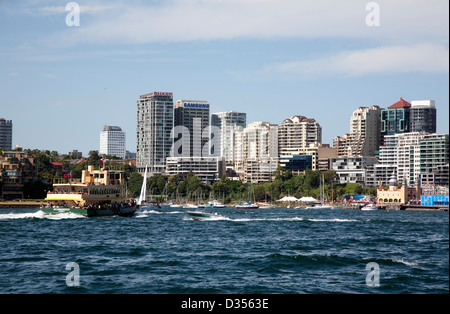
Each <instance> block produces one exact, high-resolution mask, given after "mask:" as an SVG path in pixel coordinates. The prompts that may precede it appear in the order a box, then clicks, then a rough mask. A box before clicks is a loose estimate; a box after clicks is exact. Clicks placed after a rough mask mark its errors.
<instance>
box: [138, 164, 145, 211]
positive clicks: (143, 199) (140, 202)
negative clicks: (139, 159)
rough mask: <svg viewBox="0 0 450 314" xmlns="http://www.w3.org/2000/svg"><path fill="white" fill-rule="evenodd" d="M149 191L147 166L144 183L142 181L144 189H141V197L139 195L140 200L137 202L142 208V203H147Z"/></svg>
mask: <svg viewBox="0 0 450 314" xmlns="http://www.w3.org/2000/svg"><path fill="white" fill-rule="evenodd" d="M146 191H147V166H145V173H144V181H142V187H141V195H139V199H138V201H137V205H139V206H141V204H142V201H145V197H146V196H145V193H146Z"/></svg>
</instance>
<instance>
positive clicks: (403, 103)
mask: <svg viewBox="0 0 450 314" xmlns="http://www.w3.org/2000/svg"><path fill="white" fill-rule="evenodd" d="M389 108H411V104H410V103H409V102H407V101H406V100H404V99H403V98H401V97H400V100H399V101H397V102H396V103H395V104H393V105H392V106H390V107H389Z"/></svg>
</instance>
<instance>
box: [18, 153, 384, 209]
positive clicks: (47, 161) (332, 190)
mask: <svg viewBox="0 0 450 314" xmlns="http://www.w3.org/2000/svg"><path fill="white" fill-rule="evenodd" d="M28 152H29V153H31V154H32V155H33V156H34V157H36V159H37V168H38V172H39V177H40V178H41V181H40V182H36V183H34V184H33V185H29V186H27V187H26V188H27V193H26V198H44V197H45V194H46V192H47V191H48V190H49V189H51V184H52V183H53V182H60V181H61V180H64V174H67V173H70V175H71V178H72V179H75V180H76V179H81V171H82V170H83V169H86V168H87V166H88V165H95V166H98V165H99V160H100V159H101V156H99V155H98V152H97V151H90V152H89V156H88V157H87V158H85V159H82V160H78V159H72V158H71V157H70V156H67V155H58V153H57V152H55V151H52V152H50V151H40V150H28ZM107 159H108V161H107V167H108V168H110V169H117V170H119V169H120V170H123V171H124V172H125V177H126V179H127V188H128V192H129V196H130V197H138V196H139V193H140V190H141V186H142V182H143V177H142V175H141V174H140V173H138V172H137V170H136V168H135V167H134V166H131V165H128V164H122V163H118V162H115V161H114V158H110V156H107ZM52 161H56V162H58V163H60V164H62V165H63V169H64V170H60V169H55V168H54V167H52V165H51V162H52ZM322 175H323V176H324V182H325V184H324V190H325V197H324V198H325V200H328V201H331V200H342V199H343V197H344V195H348V194H368V195H372V196H375V195H376V189H375V188H363V187H362V186H361V185H359V184H339V183H336V181H337V175H336V172H335V171H332V170H329V171H325V172H319V171H312V170H306V172H305V173H304V174H300V175H293V174H292V173H291V171H289V170H284V169H282V168H278V169H277V171H276V173H275V180H274V181H272V182H266V183H253V184H250V183H242V182H241V181H236V180H231V179H229V178H226V177H225V176H224V177H222V178H221V179H220V180H219V181H217V182H215V183H213V184H212V185H208V184H204V183H202V182H201V181H200V179H199V178H197V177H196V176H195V175H194V174H193V173H189V174H188V175H187V177H186V178H185V179H184V180H183V179H182V178H180V177H179V176H165V175H161V174H157V175H154V176H152V177H149V178H148V179H147V191H148V192H147V195H167V196H168V197H169V199H171V200H179V201H206V200H208V199H212V198H215V199H218V200H220V201H222V202H223V203H228V204H229V203H233V202H240V201H249V200H251V201H256V202H262V201H265V200H267V201H268V202H272V201H276V200H278V199H280V198H282V197H283V196H286V195H290V196H295V197H297V198H300V197H302V196H312V197H314V198H316V199H319V198H320V181H321V176H322ZM27 196H28V197H27ZM32 196H33V197H32Z"/></svg>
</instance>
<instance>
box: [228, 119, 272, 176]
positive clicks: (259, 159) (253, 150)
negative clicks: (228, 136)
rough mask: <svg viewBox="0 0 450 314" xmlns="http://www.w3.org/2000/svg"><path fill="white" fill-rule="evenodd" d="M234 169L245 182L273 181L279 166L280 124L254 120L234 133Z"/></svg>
mask: <svg viewBox="0 0 450 314" xmlns="http://www.w3.org/2000/svg"><path fill="white" fill-rule="evenodd" d="M233 152H234V157H233V160H234V170H235V171H236V173H238V174H239V176H240V177H241V178H242V180H243V181H244V182H269V181H272V180H273V179H274V178H273V175H274V172H275V171H276V169H277V167H278V125H276V124H270V123H269V122H253V123H251V124H249V125H248V127H247V128H245V129H240V130H237V131H236V132H235V133H234V149H233Z"/></svg>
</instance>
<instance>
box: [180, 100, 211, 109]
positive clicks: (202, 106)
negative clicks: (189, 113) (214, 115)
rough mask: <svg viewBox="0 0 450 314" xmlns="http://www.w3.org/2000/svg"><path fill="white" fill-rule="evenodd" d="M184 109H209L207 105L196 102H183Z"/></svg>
mask: <svg viewBox="0 0 450 314" xmlns="http://www.w3.org/2000/svg"><path fill="white" fill-rule="evenodd" d="M184 108H196V109H209V104H201V103H197V102H185V103H184Z"/></svg>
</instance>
